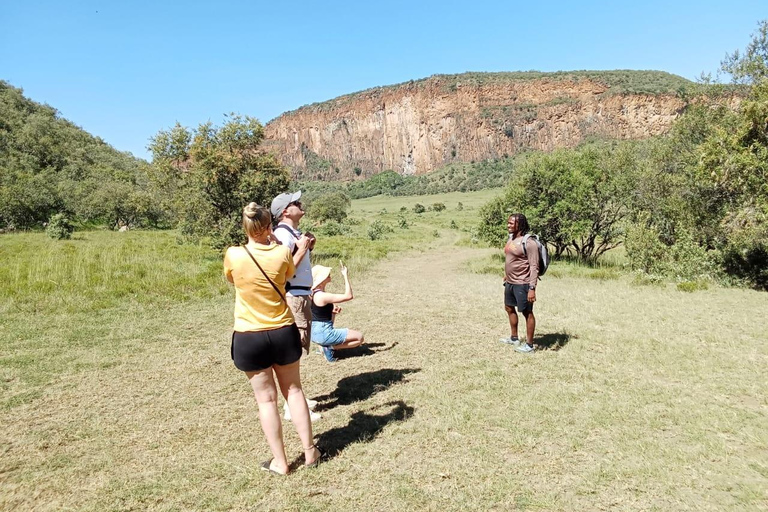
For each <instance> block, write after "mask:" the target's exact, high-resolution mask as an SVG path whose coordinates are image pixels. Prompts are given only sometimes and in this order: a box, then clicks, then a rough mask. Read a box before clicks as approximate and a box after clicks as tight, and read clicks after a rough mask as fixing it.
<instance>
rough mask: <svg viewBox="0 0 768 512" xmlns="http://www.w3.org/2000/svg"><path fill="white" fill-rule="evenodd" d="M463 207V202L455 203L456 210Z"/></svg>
mask: <svg viewBox="0 0 768 512" xmlns="http://www.w3.org/2000/svg"><path fill="white" fill-rule="evenodd" d="M463 209H464V204H463V203H461V202H459V204H457V205H456V211H457V212H460V211H461V210H463Z"/></svg>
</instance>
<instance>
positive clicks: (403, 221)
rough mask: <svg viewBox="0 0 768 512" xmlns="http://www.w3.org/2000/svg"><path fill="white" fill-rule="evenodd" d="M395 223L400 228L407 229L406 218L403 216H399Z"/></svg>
mask: <svg viewBox="0 0 768 512" xmlns="http://www.w3.org/2000/svg"><path fill="white" fill-rule="evenodd" d="M397 225H398V226H399V227H400V229H408V228H409V227H410V226H409V225H408V220H406V218H405V217H400V219H399V220H398V223H397Z"/></svg>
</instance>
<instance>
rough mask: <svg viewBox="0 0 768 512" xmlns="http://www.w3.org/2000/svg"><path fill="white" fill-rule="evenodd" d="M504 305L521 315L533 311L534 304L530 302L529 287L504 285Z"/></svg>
mask: <svg viewBox="0 0 768 512" xmlns="http://www.w3.org/2000/svg"><path fill="white" fill-rule="evenodd" d="M504 305H505V306H507V307H510V308H517V310H518V311H520V312H521V313H527V312H529V311H533V303H532V302H528V285H527V284H509V283H504Z"/></svg>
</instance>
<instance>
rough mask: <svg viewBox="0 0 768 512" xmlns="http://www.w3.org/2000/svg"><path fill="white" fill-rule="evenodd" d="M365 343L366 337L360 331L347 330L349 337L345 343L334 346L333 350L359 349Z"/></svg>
mask: <svg viewBox="0 0 768 512" xmlns="http://www.w3.org/2000/svg"><path fill="white" fill-rule="evenodd" d="M363 343H365V336H364V335H363V333H361V332H360V331H353V330H352V329H347V337H346V338H345V339H344V343H341V344H339V345H334V346H333V347H332V348H333V350H344V349H345V348H357V347H359V346H360V345H362V344H363Z"/></svg>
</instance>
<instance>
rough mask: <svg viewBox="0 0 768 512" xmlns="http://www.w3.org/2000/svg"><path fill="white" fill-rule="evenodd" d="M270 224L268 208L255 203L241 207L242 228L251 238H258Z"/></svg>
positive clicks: (270, 216) (270, 215) (270, 217)
mask: <svg viewBox="0 0 768 512" xmlns="http://www.w3.org/2000/svg"><path fill="white" fill-rule="evenodd" d="M271 225H272V214H271V213H269V209H268V208H266V207H264V206H261V205H259V204H256V203H248V205H247V206H246V207H245V208H243V229H244V230H245V233H246V234H247V235H248V236H249V237H251V238H258V237H259V236H260V235H261V234H262V233H264V230H266V229H268V228H269V227H270V226H271Z"/></svg>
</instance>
